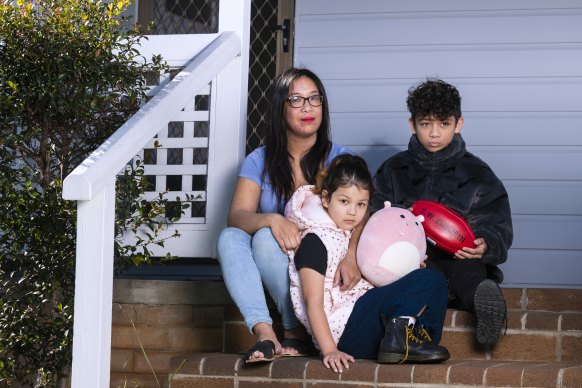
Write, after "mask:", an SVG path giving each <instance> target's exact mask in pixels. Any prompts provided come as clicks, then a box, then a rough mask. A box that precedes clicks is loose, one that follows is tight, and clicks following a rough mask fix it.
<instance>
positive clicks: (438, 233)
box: [412, 200, 475, 254]
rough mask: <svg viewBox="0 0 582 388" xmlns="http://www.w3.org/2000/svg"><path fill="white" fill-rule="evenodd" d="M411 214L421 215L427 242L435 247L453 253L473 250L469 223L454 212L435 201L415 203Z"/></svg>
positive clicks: (471, 231)
mask: <svg viewBox="0 0 582 388" xmlns="http://www.w3.org/2000/svg"><path fill="white" fill-rule="evenodd" d="M412 213H413V214H414V215H415V216H419V215H422V216H423V217H424V222H423V223H422V226H423V227H424V233H425V234H426V239H427V241H428V242H429V243H430V244H432V245H434V246H435V247H437V248H439V249H442V250H445V251H447V252H450V253H453V254H454V253H455V252H457V251H458V250H459V249H462V248H463V247H468V248H475V244H474V243H473V241H475V234H474V233H473V230H472V229H471V227H470V226H469V223H468V222H467V221H466V220H465V219H464V218H463V217H461V216H460V215H459V214H458V213H457V212H455V211H454V210H452V209H450V208H448V207H446V206H445V205H443V204H440V203H438V202H435V201H425V200H422V201H416V202H414V203H413V204H412Z"/></svg>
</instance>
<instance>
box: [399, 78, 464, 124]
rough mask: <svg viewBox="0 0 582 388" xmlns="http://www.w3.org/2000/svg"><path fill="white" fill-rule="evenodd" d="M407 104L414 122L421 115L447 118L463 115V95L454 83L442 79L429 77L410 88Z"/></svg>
mask: <svg viewBox="0 0 582 388" xmlns="http://www.w3.org/2000/svg"><path fill="white" fill-rule="evenodd" d="M406 105H407V107H408V111H409V112H410V116H411V118H412V120H414V122H416V120H417V119H418V118H421V117H431V116H435V117H436V118H437V119H439V120H446V119H448V118H449V117H451V116H454V117H455V120H458V119H459V118H460V117H461V96H460V95H459V91H458V90H457V88H456V87H454V86H453V85H451V84H449V83H446V82H445V81H443V80H440V79H430V78H429V79H427V80H426V81H424V82H423V83H421V84H420V85H418V86H415V87H412V88H410V89H409V90H408V98H407V99H406Z"/></svg>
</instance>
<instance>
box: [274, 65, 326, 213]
mask: <svg viewBox="0 0 582 388" xmlns="http://www.w3.org/2000/svg"><path fill="white" fill-rule="evenodd" d="M301 77H307V78H309V79H310V80H312V81H313V82H314V83H315V85H316V86H317V89H318V90H319V94H320V95H322V96H323V104H322V105H321V108H322V117H321V125H320V126H319V129H318V130H317V140H316V141H315V144H314V145H313V147H311V149H310V150H309V151H308V152H307V153H306V154H305V155H304V156H303V157H302V158H301V161H300V166H301V171H302V172H303V175H304V176H305V179H306V180H307V182H308V183H309V184H315V179H316V177H317V173H318V172H319V170H321V169H322V168H323V165H324V163H325V160H326V159H327V156H328V154H329V151H330V149H331V132H330V125H329V109H328V107H327V95H326V93H325V88H324V87H323V83H322V82H321V80H320V79H319V77H318V76H317V75H315V74H314V73H313V72H312V71H310V70H307V69H296V68H293V69H289V70H287V71H285V72H283V73H282V74H280V75H279V76H278V77H277V78H276V79H275V80H274V81H273V85H272V98H271V104H270V108H269V110H268V112H267V127H266V131H265V170H264V172H263V173H264V174H266V175H268V176H269V179H270V180H271V185H272V186H273V191H274V192H275V195H276V196H277V200H279V201H281V200H284V201H285V202H287V200H288V199H289V198H290V197H291V195H292V194H293V191H294V189H295V182H294V180H293V173H292V170H291V163H290V162H289V152H288V150H287V130H286V128H285V120H284V116H283V114H284V111H285V103H286V102H287V98H288V97H289V87H290V86H291V84H293V82H295V81H296V80H297V79H299V78H301Z"/></svg>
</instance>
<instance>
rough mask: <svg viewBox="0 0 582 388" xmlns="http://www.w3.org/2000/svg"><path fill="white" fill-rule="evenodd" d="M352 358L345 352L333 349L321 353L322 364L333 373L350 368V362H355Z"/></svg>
mask: <svg viewBox="0 0 582 388" xmlns="http://www.w3.org/2000/svg"><path fill="white" fill-rule="evenodd" d="M355 361H356V360H354V358H353V357H352V356H350V355H349V354H347V353H344V352H340V351H339V350H335V351H332V352H329V353H326V354H324V355H323V366H325V367H326V368H328V369H330V368H331V370H333V371H334V372H335V373H343V371H344V368H345V369H349V368H350V364H349V363H350V362H355Z"/></svg>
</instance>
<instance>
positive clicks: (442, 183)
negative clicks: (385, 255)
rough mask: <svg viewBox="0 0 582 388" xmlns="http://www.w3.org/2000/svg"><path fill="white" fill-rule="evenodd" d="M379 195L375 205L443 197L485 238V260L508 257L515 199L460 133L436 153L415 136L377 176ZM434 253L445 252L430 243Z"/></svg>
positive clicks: (492, 261) (403, 204)
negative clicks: (467, 144)
mask: <svg viewBox="0 0 582 388" xmlns="http://www.w3.org/2000/svg"><path fill="white" fill-rule="evenodd" d="M374 185H375V189H376V190H375V194H374V196H373V197H372V200H371V204H370V209H371V210H372V211H373V212H374V211H376V210H379V209H382V208H383V207H384V201H390V202H391V203H392V205H393V206H398V207H403V208H409V207H410V206H411V205H412V203H413V202H414V201H416V200H420V199H424V200H433V201H437V202H440V203H442V204H444V205H446V206H448V207H450V208H451V209H453V210H455V211H457V212H458V213H459V214H461V215H462V216H463V217H464V218H465V219H466V220H467V221H468V222H469V225H471V228H472V229H473V232H474V233H475V236H476V237H477V238H479V237H481V238H484V239H485V241H486V243H487V251H486V252H485V254H484V255H483V258H482V260H483V262H484V263H485V264H489V265H498V264H501V263H504V262H505V261H506V260H507V251H508V249H509V247H510V246H511V243H512V241H513V227H512V222H511V210H510V207H509V198H508V196H507V191H506V190H505V187H504V186H503V183H501V181H500V180H499V178H497V176H496V175H495V173H494V172H493V170H491V168H490V167H489V166H488V165H487V164H486V163H485V162H483V161H482V160H481V159H479V158H478V157H476V156H475V155H473V154H471V153H470V152H468V151H467V149H466V147H465V141H464V140H463V138H462V137H461V135H460V134H456V135H455V137H454V138H453V141H452V142H451V144H449V146H447V147H446V148H445V149H443V150H441V151H438V152H435V153H433V154H431V153H430V152H428V151H427V150H426V149H425V148H424V147H423V146H422V144H420V142H419V141H418V139H417V137H416V135H412V137H411V138H410V142H409V143H408V150H407V151H403V152H400V153H398V154H396V155H394V156H392V157H391V158H389V159H388V160H386V161H385V162H384V163H383V164H382V165H381V166H380V168H378V171H377V172H376V175H375V176H374ZM427 254H428V256H429V258H431V257H432V258H435V257H434V256H435V255H443V253H442V252H440V251H437V250H436V249H431V248H430V247H429V249H428V252H427Z"/></svg>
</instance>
